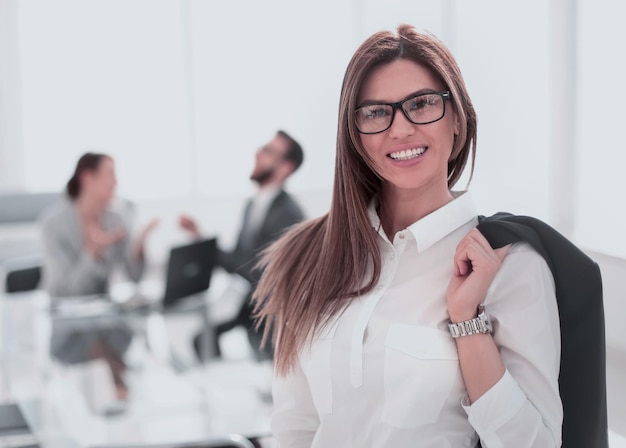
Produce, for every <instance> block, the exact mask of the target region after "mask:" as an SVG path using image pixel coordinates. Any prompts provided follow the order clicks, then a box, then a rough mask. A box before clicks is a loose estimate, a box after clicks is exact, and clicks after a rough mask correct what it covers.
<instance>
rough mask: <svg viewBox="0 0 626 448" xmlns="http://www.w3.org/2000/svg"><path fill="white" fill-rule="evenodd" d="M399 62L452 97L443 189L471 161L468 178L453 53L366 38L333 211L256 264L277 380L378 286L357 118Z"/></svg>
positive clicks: (346, 94) (350, 99)
mask: <svg viewBox="0 0 626 448" xmlns="http://www.w3.org/2000/svg"><path fill="white" fill-rule="evenodd" d="M397 59H407V60H411V61H414V62H416V63H418V64H420V65H421V66H423V67H426V68H429V69H430V70H431V71H432V73H433V74H434V75H435V76H436V77H437V78H438V79H439V80H441V82H442V83H443V84H444V85H445V88H446V89H447V90H449V91H450V93H451V95H450V96H451V100H452V104H453V107H454V110H455V112H456V114H457V117H458V120H459V125H460V126H459V134H458V135H457V136H456V138H455V141H454V147H453V149H452V153H451V156H450V160H449V162H448V186H449V187H452V186H453V185H454V184H455V183H456V182H457V181H458V180H459V177H460V176H461V174H462V172H463V169H464V168H465V165H466V163H467V161H468V158H469V157H470V154H471V166H472V171H473V168H474V158H475V152H476V113H475V111H474V108H473V106H472V103H471V100H470V98H469V95H468V93H467V90H466V88H465V83H464V81H463V78H462V76H461V72H460V70H459V68H458V66H457V64H456V61H455V60H454V58H453V57H452V54H451V53H450V51H449V50H448V49H447V48H446V47H445V46H444V44H443V43H442V42H441V41H439V40H438V39H437V38H436V37H434V36H432V35H430V34H421V33H418V32H416V31H415V29H414V28H413V27H411V26H409V25H400V26H399V27H398V29H397V33H393V32H389V31H382V32H378V33H376V34H374V35H372V36H370V37H369V38H368V39H367V40H365V42H363V44H361V46H360V47H359V48H358V49H357V50H356V52H355V53H354V55H353V57H352V59H351V61H350V63H349V64H348V67H347V69H346V73H345V77H344V80H343V85H342V88H341V97H340V103H339V124H338V129H337V153H336V160H335V178H334V185H333V194H332V202H331V206H330V211H329V212H328V214H326V215H324V216H322V217H320V218H317V219H313V220H310V221H307V222H305V223H302V224H300V225H298V226H296V227H295V228H293V229H292V230H290V231H289V232H287V234H285V236H283V237H282V238H281V239H280V240H278V241H277V242H276V243H274V244H273V245H272V246H270V248H269V249H268V250H266V252H265V254H264V256H263V258H262V260H261V263H260V267H261V268H264V273H263V277H262V278H261V281H260V283H259V285H258V287H257V289H256V291H255V294H254V300H255V301H256V304H255V311H256V315H257V318H258V319H259V320H258V325H259V328H260V327H264V340H265V341H266V342H267V339H268V338H269V337H270V335H271V338H272V342H273V343H274V346H275V348H276V351H275V367H276V371H277V373H279V374H286V373H288V372H289V371H290V369H291V368H292V367H293V365H294V362H295V361H296V357H297V355H298V351H299V350H300V349H301V348H302V347H303V346H304V344H305V342H306V341H307V340H310V337H311V335H313V334H315V332H316V331H319V330H320V329H321V328H323V326H324V325H325V324H326V323H327V321H328V318H329V316H331V315H333V314H336V313H339V312H341V310H342V309H343V307H344V306H345V305H346V304H347V303H348V302H349V300H350V299H352V298H354V297H357V296H359V295H362V294H365V293H367V292H369V291H370V290H371V289H372V288H373V287H374V286H375V285H376V283H377V282H378V280H379V277H380V272H381V260H380V252H379V249H378V245H377V241H376V232H375V231H374V230H373V229H372V227H371V223H370V220H369V219H368V215H367V207H368V204H369V202H370V201H371V200H372V198H373V197H374V195H376V194H377V193H378V192H379V191H380V189H381V185H382V181H381V179H380V177H379V176H378V175H377V174H376V172H375V170H374V169H373V166H372V162H371V160H369V159H368V157H367V155H366V152H365V150H364V148H363V146H362V145H361V139H360V135H359V133H358V131H357V129H356V126H355V123H354V110H355V108H356V106H357V97H358V95H359V92H360V89H361V86H362V84H363V82H364V80H365V79H366V77H367V76H368V75H369V73H371V71H372V70H373V69H374V68H376V67H378V66H380V65H383V64H387V63H390V62H392V61H395V60H397Z"/></svg>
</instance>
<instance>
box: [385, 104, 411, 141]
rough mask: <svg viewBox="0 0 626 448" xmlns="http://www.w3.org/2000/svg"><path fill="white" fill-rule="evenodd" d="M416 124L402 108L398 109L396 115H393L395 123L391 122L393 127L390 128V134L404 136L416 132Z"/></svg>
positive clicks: (395, 136) (398, 136)
mask: <svg viewBox="0 0 626 448" xmlns="http://www.w3.org/2000/svg"><path fill="white" fill-rule="evenodd" d="M415 126H417V125H416V124H413V123H411V122H410V121H409V119H408V118H407V117H406V116H405V115H404V112H403V111H402V109H401V108H398V109H396V111H395V115H394V117H393V123H391V127H390V128H389V136H390V137H391V138H398V139H400V138H404V137H408V136H410V135H413V134H414V133H415Z"/></svg>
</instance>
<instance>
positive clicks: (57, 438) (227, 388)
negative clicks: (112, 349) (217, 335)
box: [0, 291, 272, 448]
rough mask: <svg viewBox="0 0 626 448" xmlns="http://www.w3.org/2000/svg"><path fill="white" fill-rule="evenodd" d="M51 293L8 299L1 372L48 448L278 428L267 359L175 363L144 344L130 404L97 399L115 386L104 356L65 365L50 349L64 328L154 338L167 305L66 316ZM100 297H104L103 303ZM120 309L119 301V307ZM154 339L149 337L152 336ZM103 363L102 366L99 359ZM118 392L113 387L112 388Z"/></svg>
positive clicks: (258, 434) (174, 440)
mask: <svg viewBox="0 0 626 448" xmlns="http://www.w3.org/2000/svg"><path fill="white" fill-rule="evenodd" d="M51 302H52V301H51V299H50V297H49V296H48V295H47V294H46V293H45V292H44V291H32V292H26V293H18V294H14V295H12V296H11V297H10V298H8V297H2V298H0V323H1V340H0V342H1V353H0V356H1V361H2V362H1V365H2V373H1V375H0V376H1V378H2V380H3V381H4V382H5V383H6V384H5V387H6V389H8V391H9V393H10V395H11V397H12V398H13V399H14V400H15V401H16V403H17V404H18V406H19V409H20V411H21V412H22V414H23V416H24V418H25V420H26V422H27V423H28V425H29V427H30V428H31V430H32V431H33V433H34V435H35V437H36V438H37V439H38V441H39V443H40V446H42V447H44V448H57V447H63V448H74V447H76V448H78V447H80V448H82V447H120V448H121V447H126V446H144V445H145V446H150V445H156V444H161V445H162V444H180V443H186V442H189V443H191V442H197V441H203V440H210V439H212V438H215V437H220V436H223V435H227V434H239V435H242V436H244V437H246V438H250V439H262V438H264V437H267V436H268V435H269V417H270V413H271V409H272V405H271V393H270V384H271V376H272V367H271V365H270V364H269V363H268V362H265V363H261V362H257V361H255V360H252V359H250V360H248V359H240V360H233V361H208V362H205V363H202V364H197V365H194V366H192V367H190V368H187V369H182V370H181V369H176V368H175V367H174V366H172V364H171V363H170V362H168V359H164V358H163V357H162V356H158V355H157V354H155V353H153V351H152V350H151V349H150V347H149V346H150V344H145V347H144V348H143V354H142V356H141V357H140V362H139V363H136V364H135V365H134V366H131V367H130V370H129V372H128V375H127V379H128V383H129V399H128V401H127V402H126V404H125V406H124V407H122V408H117V409H116V408H113V409H111V408H110V407H108V408H107V407H106V406H105V407H102V406H98V403H100V404H102V402H106V400H99V399H98V397H100V398H102V397H103V396H107V387H108V388H109V392H110V388H111V387H112V386H111V384H110V378H109V377H108V371H107V369H106V366H104V365H103V362H102V361H92V362H90V363H88V364H91V365H92V367H88V366H87V367H86V366H84V365H80V366H79V367H74V366H65V365H62V364H60V363H59V362H58V361H56V360H54V359H52V358H51V357H50V354H49V341H50V332H51V328H52V323H53V320H55V319H56V321H55V325H59V324H62V325H70V326H77V328H78V327H80V326H82V327H87V328H95V327H97V326H106V325H109V324H115V323H119V322H120V320H123V321H124V322H126V323H128V324H129V326H130V327H131V328H134V329H137V332H138V335H139V336H138V337H139V339H141V338H142V337H143V338H144V339H146V338H148V336H147V333H148V332H147V331H146V328H148V327H150V322H151V320H153V321H154V320H156V321H158V320H160V319H163V314H162V313H161V312H160V311H159V310H154V309H150V310H147V311H146V310H141V311H138V312H118V311H110V310H109V311H108V312H107V310H106V309H105V308H98V307H99V306H101V305H94V306H92V309H91V315H89V312H86V311H85V309H87V311H89V306H88V305H85V306H83V309H82V310H80V312H75V310H74V311H73V310H72V309H71V307H69V308H67V307H66V308H67V309H65V310H64V312H62V313H59V312H58V310H55V309H54V307H51ZM96 303H97V302H96ZM115 309H117V308H114V310H115ZM144 342H145V341H144ZM98 362H100V365H97V366H95V367H94V366H93V364H97V363H98ZM109 396H110V394H109Z"/></svg>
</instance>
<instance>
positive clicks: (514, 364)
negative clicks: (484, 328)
mask: <svg viewBox="0 0 626 448" xmlns="http://www.w3.org/2000/svg"><path fill="white" fill-rule="evenodd" d="M485 308H486V310H487V313H488V315H489V316H490V318H491V320H492V322H493V325H494V333H493V337H494V340H495V342H496V344H497V346H498V348H499V350H500V354H501V356H502V360H503V362H504V365H505V368H506V371H505V373H504V375H503V376H502V378H501V379H500V380H499V381H498V382H497V383H496V384H495V385H494V386H493V387H492V388H491V389H489V390H488V391H487V392H486V393H485V394H483V395H482V396H481V397H480V398H479V399H478V400H476V401H475V402H474V403H472V404H471V405H468V404H467V401H465V402H464V403H463V408H464V409H465V411H466V412H467V414H468V417H469V421H470V423H471V424H472V426H473V427H474V429H475V430H476V432H477V433H478V435H479V436H480V439H481V443H482V446H483V448H498V447H511V446H515V447H518V448H526V447H528V448H530V447H534V448H548V447H549V448H554V447H560V446H561V425H562V420H563V410H562V405H561V399H560V395H559V383H558V378H559V366H560V352H561V344H560V341H561V340H560V327H559V314H558V307H557V303H556V297H555V292H554V280H553V278H552V274H551V272H550V269H549V268H548V266H547V264H546V262H545V260H544V259H543V258H542V257H541V256H540V255H539V254H538V253H537V252H535V251H534V250H533V249H532V248H531V247H530V246H529V245H527V244H525V243H521V244H518V245H516V246H514V247H513V248H512V249H511V251H510V252H509V254H508V255H507V256H506V258H505V260H504V262H503V264H502V267H501V269H500V271H499V272H498V275H497V276H496V278H495V279H494V282H493V283H492V285H491V288H490V290H489V292H488V294H487V298H486V300H485Z"/></svg>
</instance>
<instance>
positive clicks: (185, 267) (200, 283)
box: [163, 238, 218, 308]
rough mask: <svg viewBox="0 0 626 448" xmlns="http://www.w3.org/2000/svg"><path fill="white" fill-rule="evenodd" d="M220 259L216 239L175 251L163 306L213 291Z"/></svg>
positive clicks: (167, 273) (174, 249) (177, 248)
mask: <svg viewBox="0 0 626 448" xmlns="http://www.w3.org/2000/svg"><path fill="white" fill-rule="evenodd" d="M217 257H218V251H217V239H216V238H209V239H205V240H199V241H194V242H192V243H190V244H185V245H183V246H177V247H174V248H172V249H171V250H170V256H169V260H168V262H167V272H166V277H165V279H166V280H165V294H164V296H163V307H164V308H167V307H170V306H173V305H174V304H176V303H177V302H178V301H180V300H181V299H184V298H185V297H189V296H191V295H194V294H198V293H201V292H204V291H206V290H207V289H209V286H211V274H212V273H213V268H214V267H215V265H216V264H217Z"/></svg>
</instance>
